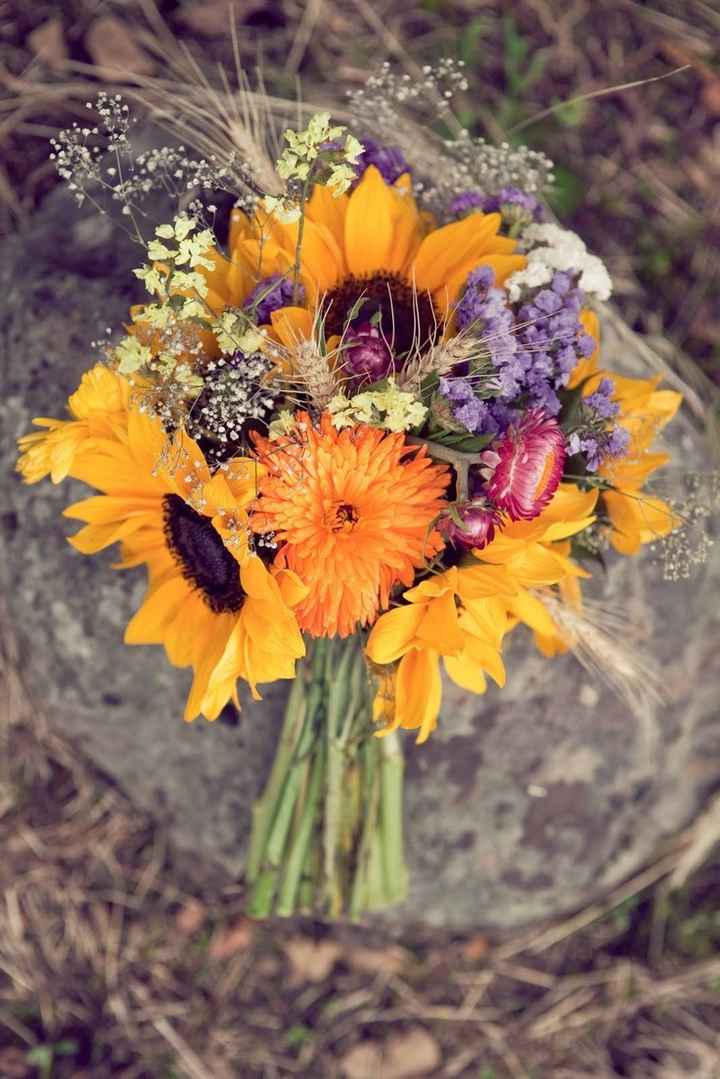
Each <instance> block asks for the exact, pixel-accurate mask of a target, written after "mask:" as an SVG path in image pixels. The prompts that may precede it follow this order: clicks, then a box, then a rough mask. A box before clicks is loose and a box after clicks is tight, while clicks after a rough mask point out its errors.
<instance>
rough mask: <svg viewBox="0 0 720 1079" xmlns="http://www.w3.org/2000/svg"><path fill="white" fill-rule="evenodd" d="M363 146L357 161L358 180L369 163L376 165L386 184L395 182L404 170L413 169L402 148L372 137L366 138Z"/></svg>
mask: <svg viewBox="0 0 720 1079" xmlns="http://www.w3.org/2000/svg"><path fill="white" fill-rule="evenodd" d="M363 146H364V149H363V152H362V153H361V154H360V156H359V157H358V159H357V161H356V162H355V170H356V172H357V179H358V180H359V179H360V177H361V176H362V175H363V173H364V172H365V170H366V169H367V167H368V166H369V165H374V166H375V168H376V169H377V170H378V172H379V173H380V175H381V176H382V178H383V180H384V181H385V183H386V184H394V183H395V181H396V180H397V179H399V178H400V177H401V176H402V175H403V173H404V172H410V171H411V169H410V166H409V165H408V163H407V161H406V160H405V156H404V154H403V152H402V150H400V149H398V147H397V146H381V145H380V143H378V142H373V140H372V139H364V140H363ZM356 182H357V181H356Z"/></svg>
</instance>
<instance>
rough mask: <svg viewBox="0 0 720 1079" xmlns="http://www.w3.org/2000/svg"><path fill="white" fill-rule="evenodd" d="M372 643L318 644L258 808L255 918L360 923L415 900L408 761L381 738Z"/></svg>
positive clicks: (253, 851)
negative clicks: (408, 845)
mask: <svg viewBox="0 0 720 1079" xmlns="http://www.w3.org/2000/svg"><path fill="white" fill-rule="evenodd" d="M371 710H372V701H371V693H370V684H369V681H368V677H367V669H366V666H365V658H364V655H363V650H362V642H361V640H360V639H359V638H355V639H350V640H347V641H335V640H323V639H319V640H316V641H313V642H312V650H311V654H310V656H309V659H308V661H307V663H306V665H305V667H304V669H301V670H299V671H298V675H297V678H296V680H295V683H294V685H293V688H292V690H291V693H290V698H289V700H288V707H287V711H286V716H285V722H284V725H283V730H282V734H281V738H280V744H279V747H278V753H277V757H276V760H275V763H274V765H273V768H272V771H271V774H270V778H269V780H268V784H267V787H266V789H265V791H264V793H263V795H262V797H261V798H260V799H259V800H258V802H257V803H256V805H255V807H254V809H253V836H252V840H251V844H250V852H249V856H248V864H247V879H248V883H249V884H250V885H251V892H250V899H249V904H248V913H249V914H250V915H252V916H254V917H261V918H262V917H267V916H269V915H270V914H272V913H276V914H279V915H283V916H286V917H287V916H291V915H293V914H296V913H298V912H299V911H301V910H302V911H304V912H310V913H320V914H323V915H325V916H328V917H331V918H339V917H342V916H343V914H349V915H350V917H351V918H353V919H354V920H357V919H359V918H361V917H362V915H363V914H364V913H365V912H366V911H369V910H376V909H380V908H382V907H386V906H388V905H390V904H392V903H395V902H398V901H399V900H400V899H402V898H403V897H404V896H405V893H406V889H407V875H406V871H405V863H404V859H403V829H402V781H403V760H402V754H401V750H400V743H399V741H398V739H397V735H395V734H391V735H389V736H386V737H385V738H383V739H378V738H375V737H374V736H373V726H372V720H371Z"/></svg>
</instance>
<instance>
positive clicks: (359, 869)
mask: <svg viewBox="0 0 720 1079" xmlns="http://www.w3.org/2000/svg"><path fill="white" fill-rule="evenodd" d="M360 753H361V754H362V766H363V779H364V783H363V804H364V807H365V812H364V817H363V823H362V831H361V833H360V842H359V844H358V849H357V858H356V864H355V876H354V879H353V886H352V891H351V894H350V917H351V918H352V920H353V921H356V920H357V919H358V918H359V917H360V915H361V914H362V913H363V911H364V910H366V909H367V905H368V877H369V864H370V854H371V845H372V836H373V832H374V831H375V828H376V826H377V809H378V800H379V794H380V777H379V775H378V772H377V764H378V751H377V746H376V745H374V744H373V741H372V740H370V739H368V741H367V742H366V743H365V745H363V746H362V747H361V749H360Z"/></svg>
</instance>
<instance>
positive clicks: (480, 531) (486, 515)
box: [438, 502, 498, 550]
mask: <svg viewBox="0 0 720 1079" xmlns="http://www.w3.org/2000/svg"><path fill="white" fill-rule="evenodd" d="M458 516H459V517H460V520H461V521H462V527H461V526H460V525H459V524H458V523H457V521H454V520H453V519H452V517H444V518H443V519H442V521H440V523H439V525H438V529H439V531H440V533H441V534H442V535H443V536H444V538H445V540H446V541H447V542H448V543H452V544H453V546H454V547H464V548H465V549H466V550H470V549H471V548H473V547H486V546H487V544H488V543H492V541H493V539H494V538H495V526H496V525H497V524H498V514H497V513H496V511H495V510H493V509H489V508H483V507H482V506H478V505H475V504H474V503H472V502H466V503H465V505H464V506H460V507H459V509H458Z"/></svg>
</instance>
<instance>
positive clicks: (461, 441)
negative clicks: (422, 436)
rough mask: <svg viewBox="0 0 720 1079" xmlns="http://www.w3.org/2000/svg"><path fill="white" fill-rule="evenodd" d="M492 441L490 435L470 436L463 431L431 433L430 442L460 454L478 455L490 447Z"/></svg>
mask: <svg viewBox="0 0 720 1079" xmlns="http://www.w3.org/2000/svg"><path fill="white" fill-rule="evenodd" d="M492 440H493V436H492V435H471V434H466V433H465V432H464V431H445V432H442V431H433V436H432V440H431V441H432V442H438V443H439V444H440V445H441V446H450V447H452V449H454V450H458V451H459V452H460V453H480V452H481V451H482V450H484V449H485V447H486V446H489V445H490V443H491V442H492Z"/></svg>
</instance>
